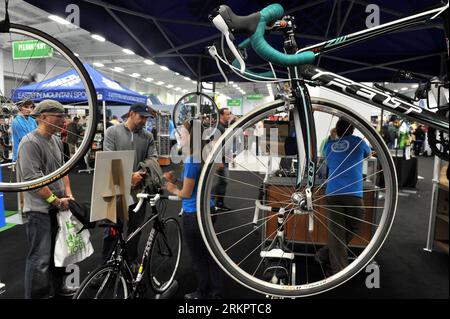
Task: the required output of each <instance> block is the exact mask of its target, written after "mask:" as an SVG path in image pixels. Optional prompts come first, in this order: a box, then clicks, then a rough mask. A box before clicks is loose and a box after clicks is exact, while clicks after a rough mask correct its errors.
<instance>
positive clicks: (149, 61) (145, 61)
mask: <svg viewBox="0 0 450 319" xmlns="http://www.w3.org/2000/svg"><path fill="white" fill-rule="evenodd" d="M144 63H145V64H148V65H153V64H155V62H153V61H152V60H149V59H145V60H144Z"/></svg>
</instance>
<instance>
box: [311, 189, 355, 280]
mask: <svg viewBox="0 0 450 319" xmlns="http://www.w3.org/2000/svg"><path fill="white" fill-rule="evenodd" d="M327 205H329V206H331V205H333V206H334V207H330V209H332V211H328V218H329V220H328V240H327V245H328V246H327V247H324V248H322V249H320V250H319V252H318V254H319V258H320V259H321V260H322V261H324V262H326V263H329V264H330V267H331V271H332V272H333V274H335V273H337V272H339V271H340V270H342V269H344V268H345V267H347V266H348V243H349V242H350V241H351V240H352V238H353V237H354V234H358V231H359V226H360V223H361V221H359V220H357V219H356V218H358V219H362V218H363V216H364V208H362V207H361V206H364V204H363V200H362V198H360V197H357V196H349V195H336V196H328V197H327ZM344 214H345V215H347V216H345V215H344ZM350 216H351V217H350Z"/></svg>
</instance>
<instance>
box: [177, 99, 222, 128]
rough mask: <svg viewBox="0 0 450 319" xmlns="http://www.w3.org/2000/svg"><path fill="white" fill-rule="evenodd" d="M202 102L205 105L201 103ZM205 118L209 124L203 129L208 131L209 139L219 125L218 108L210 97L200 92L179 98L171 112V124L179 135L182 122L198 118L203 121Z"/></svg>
mask: <svg viewBox="0 0 450 319" xmlns="http://www.w3.org/2000/svg"><path fill="white" fill-rule="evenodd" d="M192 100H194V101H195V104H194V102H191V101H192ZM202 101H204V102H207V103H202ZM206 117H208V118H209V119H210V120H211V122H210V123H208V124H209V125H203V128H204V129H205V130H208V131H207V133H209V135H208V136H207V137H210V136H212V135H213V134H214V132H215V129H216V128H217V125H218V124H219V108H218V107H217V104H216V103H215V102H214V100H213V99H212V98H211V97H209V96H208V95H206V94H205V93H201V92H189V93H186V94H185V95H183V96H182V97H180V98H179V99H178V101H177V103H176V104H175V106H174V108H173V112H172V119H173V124H174V127H175V130H176V131H177V133H178V134H179V135H181V127H182V126H183V123H184V122H186V121H189V120H191V119H200V118H202V120H203V119H204V118H206ZM202 123H203V121H202Z"/></svg>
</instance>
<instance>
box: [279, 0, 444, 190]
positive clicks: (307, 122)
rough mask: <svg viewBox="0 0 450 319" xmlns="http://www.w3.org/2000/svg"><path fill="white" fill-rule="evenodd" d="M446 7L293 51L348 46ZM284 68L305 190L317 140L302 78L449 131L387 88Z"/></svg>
mask: <svg viewBox="0 0 450 319" xmlns="http://www.w3.org/2000/svg"><path fill="white" fill-rule="evenodd" d="M448 7H449V5H448V3H447V5H445V6H442V7H439V8H436V9H433V10H429V11H426V12H422V13H419V14H416V15H413V16H410V17H406V18H403V19H399V20H396V21H393V22H389V23H386V24H382V25H380V26H377V27H374V28H371V29H368V30H363V31H359V32H355V33H352V34H349V35H345V36H342V37H338V38H335V39H331V40H328V41H325V42H322V43H319V44H316V45H313V46H309V47H306V48H303V49H300V50H297V51H296V52H295V53H296V54H298V53H301V52H305V51H313V52H314V53H315V55H316V57H317V56H319V55H320V54H322V53H326V52H329V51H332V50H336V49H339V48H342V47H345V46H349V45H351V44H354V43H357V42H360V41H364V40H367V39H370V38H373V37H376V36H379V35H382V34H386V33H390V32H393V31H396V30H400V29H403V28H406V27H410V26H413V25H416V24H420V23H425V22H429V21H431V20H432V19H434V18H435V17H437V16H439V15H440V14H441V13H442V12H444V11H445V10H448ZM447 14H448V13H447ZM288 33H289V32H288ZM287 37H289V34H287V36H286V38H287ZM290 41H291V42H290V43H289V45H291V47H289V46H288V45H286V43H288V42H289V41H285V50H286V51H287V52H288V53H292V50H293V49H295V46H296V45H295V43H294V47H292V42H294V41H295V40H294V39H293V38H292V37H291V39H290ZM289 51H291V52H289ZM288 70H289V77H290V79H291V84H292V94H293V97H294V104H295V108H296V111H297V112H294V117H295V121H294V122H295V123H300V127H301V132H302V135H303V136H304V137H305V138H303V141H300V137H299V136H297V145H298V152H299V153H298V154H301V153H300V152H301V150H300V149H301V147H300V145H301V143H303V145H304V149H305V157H306V165H307V170H306V172H307V185H306V189H307V190H308V189H309V190H311V189H312V187H313V186H314V183H315V172H316V166H317V151H316V149H317V141H316V137H315V136H316V135H315V134H316V130H315V123H314V118H313V115H312V107H311V100H310V97H309V93H308V88H307V87H306V85H305V83H304V82H303V80H309V81H312V82H314V83H316V84H317V85H319V86H323V87H326V88H328V89H331V90H333V91H335V92H338V93H342V94H344V95H347V96H350V97H353V98H356V99H358V100H360V101H363V102H366V103H369V104H371V105H374V106H376V107H378V108H380V109H383V110H386V111H389V112H391V113H394V114H398V115H400V116H403V117H405V118H407V119H408V120H411V121H415V122H419V123H422V124H424V125H427V126H430V127H433V128H435V129H438V130H441V131H444V132H446V133H447V134H448V132H449V123H448V120H447V119H446V118H445V117H443V116H439V115H437V114H435V113H433V112H431V111H429V110H426V109H422V108H421V107H419V106H417V105H414V104H412V103H410V102H409V101H405V100H404V99H402V98H401V97H399V96H394V95H393V94H392V93H391V92H388V91H385V90H381V89H377V88H373V87H369V86H367V85H364V84H361V83H358V82H354V81H352V80H350V79H347V78H345V77H342V76H340V75H337V74H334V73H332V72H328V71H325V70H322V69H320V68H318V67H315V66H313V65H304V66H299V67H297V66H296V67H289V68H288ZM296 117H298V118H296ZM296 131H298V132H300V129H299V128H298V127H296ZM300 162H301V161H298V164H297V165H298V172H301V171H302V168H301V163H300ZM302 179H303V174H301V173H299V174H298V176H297V189H299V188H300V186H301V182H302Z"/></svg>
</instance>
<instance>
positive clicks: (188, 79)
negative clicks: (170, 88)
mask: <svg viewBox="0 0 450 319" xmlns="http://www.w3.org/2000/svg"><path fill="white" fill-rule="evenodd" d="M183 79H185V80H186V81H190V80H191V79H190V78H188V77H187V76H185V77H184V78H183Z"/></svg>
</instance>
